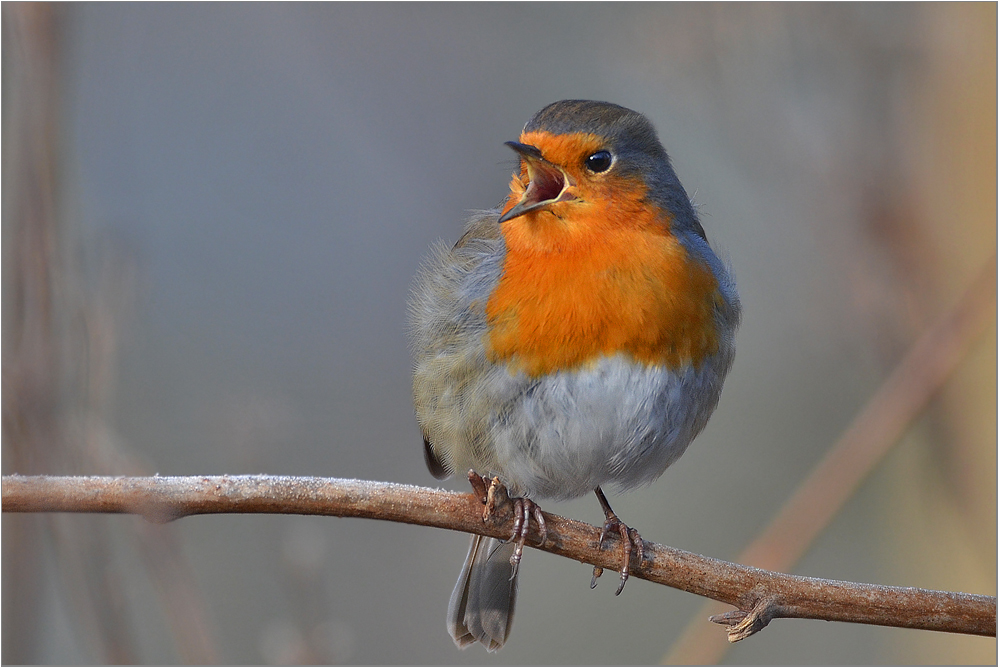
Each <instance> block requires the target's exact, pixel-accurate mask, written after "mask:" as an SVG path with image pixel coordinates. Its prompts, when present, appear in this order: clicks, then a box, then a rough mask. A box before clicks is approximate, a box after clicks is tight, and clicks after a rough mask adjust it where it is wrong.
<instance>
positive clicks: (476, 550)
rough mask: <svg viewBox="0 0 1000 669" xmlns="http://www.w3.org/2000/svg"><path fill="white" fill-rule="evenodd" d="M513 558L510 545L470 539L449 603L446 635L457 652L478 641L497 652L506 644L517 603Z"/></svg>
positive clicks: (483, 538)
mask: <svg viewBox="0 0 1000 669" xmlns="http://www.w3.org/2000/svg"><path fill="white" fill-rule="evenodd" d="M513 554H514V544H513V543H512V542H509V541H501V540H499V539H492V538H490V537H481V536H479V535H476V534H473V535H472V541H471V543H470V545H469V555H468V556H467V557H466V558H465V565H463V567H462V573H461V574H459V576H458V583H456V584H455V589H454V590H453V591H452V593H451V601H449V602H448V633H449V634H451V636H452V638H453V639H454V640H455V644H456V645H457V646H458V647H459V648H464V647H465V646H468V645H469V644H470V643H474V642H476V641H478V642H479V643H481V644H483V645H484V646H486V649H487V650H489V651H496V650H499V649H500V647H501V646H503V644H504V642H505V641H507V635H508V634H510V627H511V624H513V622H514V600H515V599H517V574H516V572H514V571H513V567H511V564H510V557H511V555H513Z"/></svg>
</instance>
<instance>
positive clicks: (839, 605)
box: [3, 475, 997, 641]
mask: <svg viewBox="0 0 1000 669" xmlns="http://www.w3.org/2000/svg"><path fill="white" fill-rule="evenodd" d="M509 506H510V505H505V506H504V507H503V508H502V509H498V514H497V519H496V520H495V521H493V522H490V523H487V522H485V521H483V513H482V511H483V506H482V502H481V500H479V499H477V498H476V497H475V496H473V495H468V494H460V493H454V492H448V491H444V490H432V489H429V488H419V487H415V486H408V485H400V484H395V483H379V482H373V481H357V480H345V479H323V478H301V477H287V476H186V477H153V478H140V477H133V478H112V477H56V476H17V475H14V476H4V477H3V511H4V512H5V513H6V512H60V511H61V512H89V513H131V514H139V515H142V516H144V517H146V518H147V519H149V520H152V521H154V522H166V521H170V520H174V519H177V518H182V517H184V516H189V515H196V514H209V513H292V514H305V515H326V516H341V517H355V518H374V519H379V520H391V521H395V522H402V523H411V524H416V525H427V526H431V527H440V528H444V529H450V530H459V531H462V532H472V533H478V534H482V535H486V536H492V537H497V538H501V539H506V538H508V537H509V536H510V534H511V527H512V524H511V517H510V513H509ZM545 523H546V525H547V530H548V533H547V535H548V541H547V542H546V544H545V545H544V546H542V547H541V550H545V551H548V552H550V553H555V554H557V555H562V556H564V557H568V558H571V559H574V560H578V561H580V562H584V563H587V564H592V565H595V566H597V567H602V568H605V569H612V570H617V568H618V566H619V565H618V559H619V556H620V555H621V552H620V550H619V549H618V547H616V546H614V545H613V542H614V541H618V539H614V540H613V541H612V542H611V544H612V545H610V546H609V545H608V542H606V543H605V546H606V548H605V549H604V550H601V548H600V546H598V538H599V536H600V529H599V528H597V527H594V526H592V525H587V524H586V523H581V522H578V521H575V520H569V519H566V518H562V517H560V516H555V515H552V514H545ZM538 539H539V537H538V535H537V533H536V532H535V531H534V528H532V532H531V534H530V535H529V545H530V544H531V542H537V541H538ZM643 554H644V555H645V560H644V561H643V564H642V565H635V566H633V568H632V575H633V576H635V577H638V578H643V579H646V580H649V581H653V582H654V583H660V584H663V585H668V586H671V587H674V588H679V589H681V590H685V591H687V592H691V593H694V594H696V595H701V596H704V597H710V598H712V599H715V600H718V601H721V602H726V603H728V604H730V605H733V606H736V607H737V608H738V609H739V611H736V612H733V613H731V614H727V615H725V616H722V617H721V618H719V619H717V620H716V622H719V623H723V624H727V625H729V626H730V627H729V637H730V639H731V640H734V641H736V640H739V639H742V638H745V637H747V636H749V635H751V634H753V633H755V632H757V631H759V630H760V629H762V628H763V627H764V626H765V625H767V623H768V622H769V621H770V620H772V619H774V618H813V619H820V620H839V621H843V622H857V623H867V624H871V625H885V626H889V627H909V628H914V629H925V630H936V631H942V632H957V633H962V634H977V635H981V636H995V635H996V606H997V605H996V598H995V597H987V596H984V595H969V594H964V593H955V592H941V591H935V590H923V589H920V588H898V587H888V586H881V585H865V584H860V583H848V582H845V581H830V580H825V579H816V578H806V577H803V576H792V575H788V574H779V573H776V572H770V571H765V570H762V569H756V568H754V567H745V566H743V565H738V564H733V563H730V562H724V561H722V560H716V559H714V558H708V557H704V556H702V555H697V554H695V553H688V552H686V551H682V550H677V549H675V548H670V547H668V546H661V545H659V544H652V543H649V542H645V543H644V549H643Z"/></svg>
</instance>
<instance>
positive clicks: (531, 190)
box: [500, 142, 576, 223]
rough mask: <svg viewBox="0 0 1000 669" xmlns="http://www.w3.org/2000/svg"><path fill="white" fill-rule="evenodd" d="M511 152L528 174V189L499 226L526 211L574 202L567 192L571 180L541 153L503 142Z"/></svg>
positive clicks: (574, 197) (525, 145) (533, 149)
mask: <svg viewBox="0 0 1000 669" xmlns="http://www.w3.org/2000/svg"><path fill="white" fill-rule="evenodd" d="M504 143H505V144H506V145H507V146H509V147H510V148H512V149H514V151H516V152H517V153H518V155H520V156H521V158H522V159H523V160H524V164H525V167H526V168H527V170H528V179H529V182H528V187H527V188H526V189H525V190H524V195H523V196H521V201H520V202H518V203H517V204H516V205H514V206H513V207H512V208H511V209H510V211H508V212H507V213H506V214H504V215H503V216H501V217H500V223H503V222H504V221H509V220H510V219H512V218H517V217H518V216H521V215H523V214H526V213H528V212H529V211H534V210H536V209H541V208H542V207H545V206H547V205H550V204H553V203H554V202H566V201H567V200H574V199H576V196H575V195H573V194H572V193H570V192H569V189H570V188H571V187H572V186H573V180H572V179H570V177H569V175H568V174H566V172H564V171H563V170H562V168H560V167H559V166H558V165H554V164H553V163H550V162H549V161H547V160H545V159H544V158H542V152H541V151H539V150H538V149H537V148H536V147H534V146H532V145H530V144H521V143H520V142H504Z"/></svg>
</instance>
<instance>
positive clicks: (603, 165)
mask: <svg viewBox="0 0 1000 669" xmlns="http://www.w3.org/2000/svg"><path fill="white" fill-rule="evenodd" d="M611 161H612V157H611V152H610V151H598V152H597V153H595V154H593V155H591V156H590V157H589V158H587V160H585V161H584V164H585V165H586V166H587V169H588V170H590V171H591V172H594V173H599V172H607V171H608V168H609V167H611Z"/></svg>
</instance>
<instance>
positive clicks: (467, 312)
mask: <svg viewBox="0 0 1000 669" xmlns="http://www.w3.org/2000/svg"><path fill="white" fill-rule="evenodd" d="M507 146H509V147H510V148H511V149H513V150H514V152H515V153H517V155H518V157H519V159H520V169H519V170H518V171H517V172H516V173H515V174H514V176H513V178H512V180H511V182H510V195H509V196H508V197H507V200H506V202H505V203H504V204H503V206H502V208H501V209H497V210H491V211H484V212H479V213H476V214H474V215H473V216H472V218H471V219H470V220H469V222H468V224H467V227H466V230H465V233H464V234H463V235H462V237H461V238H460V239H459V240H458V243H457V244H455V246H454V247H452V248H450V249H449V248H448V247H446V246H444V245H441V246H440V247H439V248H437V249H435V251H434V252H433V254H432V255H431V257H430V258H429V259H428V260H427V261H426V262H425V263H424V265H423V267H422V269H421V271H420V273H419V275H418V277H417V280H416V284H415V288H414V291H413V295H412V299H411V304H410V338H411V348H412V350H413V355H414V378H413V394H414V405H415V408H416V415H417V421H418V423H419V425H420V429H421V431H422V433H423V437H424V455H425V457H426V462H427V466H428V468H429V469H430V471H431V473H432V474H434V475H435V476H437V477H438V478H446V477H447V476H449V475H451V474H453V473H455V472H463V471H467V470H474V472H476V473H478V474H477V475H485V477H484V479H483V480H489V477H496V480H498V481H499V482H500V483H502V484H503V485H505V486H506V488H507V489H508V490H509V491H510V493H511V494H512V495H517V496H521V498H518V499H515V500H514V503H515V533H514V536H513V537H511V541H506V542H505V541H500V540H498V539H492V538H488V537H480V536H477V535H473V537H472V541H471V546H470V549H469V554H468V557H467V558H466V561H465V565H464V567H463V568H462V573H461V575H460V576H459V579H458V583H457V584H456V586H455V589H454V591H453V593H452V595H451V600H450V603H449V607H448V630H449V632H450V633H451V635H452V637H453V638H454V640H455V643H456V644H457V645H458V646H459V647H464V646H466V645H468V644H471V643H473V642H475V641H479V642H480V643H482V644H483V645H484V646H486V647H487V649H489V650H491V651H493V650H497V649H499V648H500V647H501V646H503V644H504V642H505V641H506V640H507V636H508V634H509V633H510V628H511V622H512V619H513V614H514V600H515V596H516V591H517V564H518V562H519V561H520V557H521V549H522V547H523V545H524V541H525V537H526V535H527V527H528V524H529V522H530V520H531V519H534V520H535V521H536V522H537V523H538V525H539V530H540V533H541V534H542V536H543V541H544V529H545V528H544V519H543V517H542V515H541V513H540V512H539V511H538V508H537V506H535V505H534V503H533V502H532V501H531V498H555V499H569V498H574V497H579V496H582V495H584V494H587V493H590V492H596V494H597V497H598V500H599V502H600V503H601V507H602V509H603V511H604V513H605V518H606V522H605V524H604V531H603V532H602V535H601V539H602V544H603V539H604V537H605V535H606V534H607V533H609V532H617V533H619V534H620V535H621V538H622V544H623V562H624V564H623V565H622V568H621V582H620V585H619V588H618V592H621V588H622V586H624V584H625V580H626V578H627V577H628V573H629V563H630V561H631V559H632V557H633V556H637V557H638V563H639V564H640V565H641V563H642V540H641V538H640V537H639V535H638V534H637V533H636V532H635V531H634V530H633V529H631V528H629V527H627V526H626V525H624V524H623V523H622V522H621V521H620V520H619V519H618V517H617V516H616V515H615V514H614V512H613V511H612V510H611V507H610V505H609V504H608V501H607V498H606V497H605V495H604V493H603V491H602V488H603V487H607V486H610V485H614V486H615V487H616V488H618V489H620V490H625V489H629V488H632V487H635V486H638V485H640V484H643V483H649V482H651V481H653V480H654V479H656V478H657V477H659V476H660V475H661V474H662V473H663V472H664V470H666V468H667V467H668V466H669V465H670V464H671V463H673V462H674V461H675V460H677V458H678V457H680V456H681V454H682V453H683V452H684V450H685V449H686V448H687V445H688V444H689V443H690V442H691V440H692V439H694V438H695V436H696V435H697V434H698V433H699V432H700V431H701V430H702V428H704V427H705V424H706V423H707V422H708V419H709V416H711V414H712V412H713V411H714V410H715V407H716V404H717V403H718V401H719V395H720V393H721V392H722V383H723V381H724V380H725V377H726V374H727V373H728V371H729V368H730V367H731V365H732V362H733V353H734V336H735V333H736V329H737V326H738V324H739V320H740V303H739V298H738V296H737V294H736V287H735V285H734V283H733V280H732V279H731V278H730V275H729V272H728V271H727V269H726V267H725V266H724V265H723V263H722V262H721V261H720V260H719V259H718V258H717V257H716V255H715V254H714V253H713V252H712V249H711V248H710V247H709V244H708V242H707V241H706V238H705V232H704V230H703V229H702V226H701V224H700V223H699V222H698V216H697V214H696V212H695V210H694V207H693V206H692V205H691V202H690V200H689V199H688V196H687V194H686V193H685V191H684V188H683V187H682V186H681V183H680V181H679V180H678V179H677V176H676V175H675V174H674V170H673V168H672V167H671V165H670V160H669V158H668V157H667V153H666V151H665V150H664V149H663V146H662V145H661V144H660V142H659V139H658V138H657V135H656V130H655V129H654V128H653V126H652V124H651V123H650V122H649V121H648V120H647V119H646V118H645V117H644V116H642V115H641V114H639V113H637V112H634V111H631V110H629V109H626V108H624V107H620V106H618V105H615V104H610V103H607V102H594V101H589V100H563V101H561V102H555V103H553V104H551V105H549V106H547V107H545V108H544V109H542V110H541V111H540V112H538V113H537V114H535V116H534V117H533V118H532V119H531V120H530V121H528V123H527V125H525V126H524V130H523V132H522V133H521V136H520V138H519V139H518V141H516V142H507ZM470 477H472V472H470ZM511 564H513V565H514V567H513V568H512V567H511V566H510V565H511ZM597 575H599V571H598V570H595V578H596V576H597ZM594 584H595V581H592V582H591V587H593V585H594Z"/></svg>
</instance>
